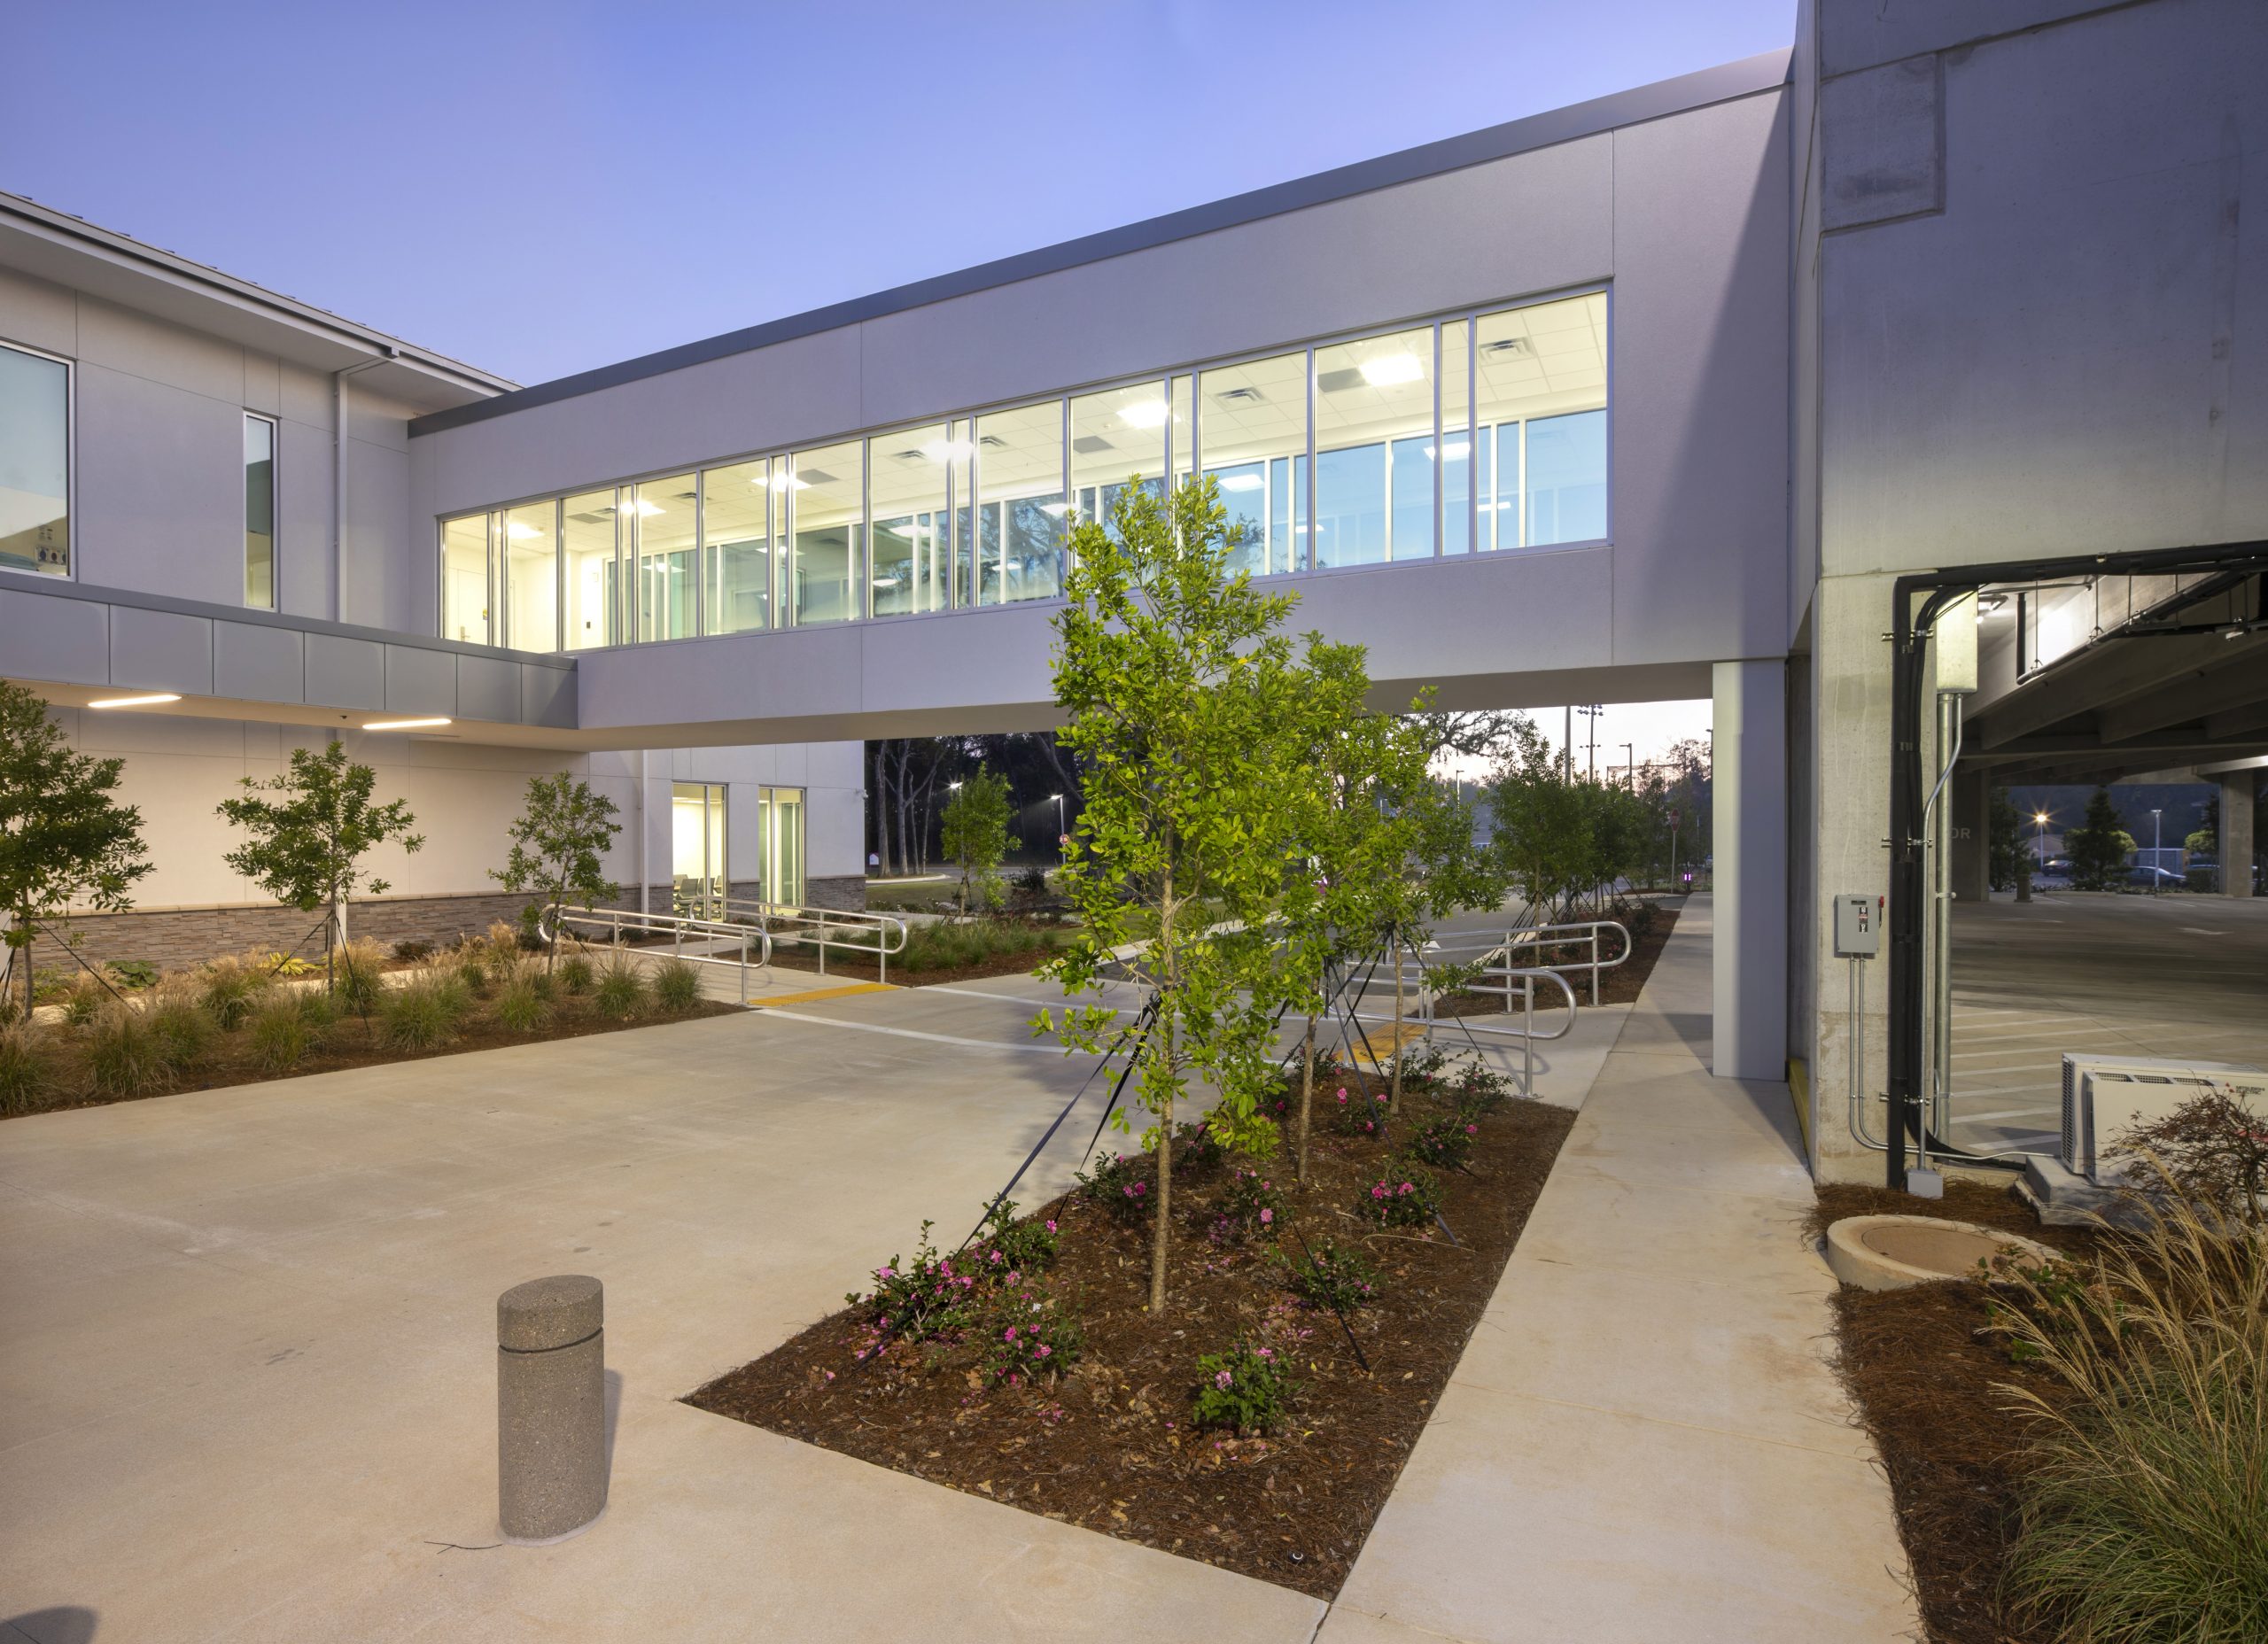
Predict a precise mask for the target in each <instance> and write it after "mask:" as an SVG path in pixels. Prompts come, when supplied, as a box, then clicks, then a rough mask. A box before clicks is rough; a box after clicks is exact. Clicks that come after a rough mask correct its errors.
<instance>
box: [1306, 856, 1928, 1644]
mask: <svg viewBox="0 0 2268 1644" xmlns="http://www.w3.org/2000/svg"><path fill="white" fill-rule="evenodd" d="M1709 915H1710V903H1709V900H1708V898H1706V897H1705V896H1697V897H1695V898H1693V899H1692V900H1691V901H1690V902H1689V903H1687V905H1686V909H1685V911H1684V913H1683V915H1682V917H1681V919H1679V921H1678V927H1677V930H1676V933H1675V934H1674V935H1673V936H1672V937H1671V939H1670V942H1669V945H1668V947H1667V949H1666V950H1665V951H1664V953H1663V955H1662V958H1661V960H1660V962H1659V963H1658V965H1656V967H1655V969H1654V973H1653V975H1652V976H1651V979H1649V981H1648V982H1647V985H1646V989H1645V992H1644V995H1643V997H1642V998H1641V999H1640V1000H1639V1002H1638V1004H1636V1006H1635V1007H1634V1008H1633V1009H1632V1011H1631V1012H1630V1014H1629V1016H1628V1018H1627V1020H1626V1021H1625V1023H1624V1024H1623V1028H1622V1032H1621V1035H1620V1036H1619V1038H1618V1040H1617V1041H1616V1043H1615V1045H1614V1048H1613V1050H1612V1051H1611V1052H1610V1053H1609V1054H1608V1055H1607V1057H1606V1058H1605V1062H1604V1068H1603V1069H1602V1071H1601V1073H1600V1074H1599V1077H1598V1081H1597V1083H1596V1086H1595V1087H1594V1088H1593V1089H1592V1090H1591V1091H1590V1093H1589V1097H1588V1101H1587V1102H1585V1103H1584V1105H1583V1108H1582V1113H1581V1117H1580V1118H1579V1119H1578V1120H1577V1121H1576V1123H1575V1128H1574V1131H1573V1134H1572V1135H1571V1136H1569V1138H1568V1141H1567V1144H1566V1147H1565V1151H1564V1152H1562V1153H1561V1154H1560V1157H1559V1160H1558V1163H1557V1166H1556V1167H1554V1169H1553V1171H1552V1174H1551V1179H1550V1182H1549V1183H1547V1184H1546V1186H1545V1188H1544V1190H1543V1196H1542V1199H1541V1200H1540V1201H1539V1202H1538V1203H1537V1205H1536V1208H1535V1212H1534V1215H1533V1217H1532V1218H1531V1219H1530V1221H1529V1222H1528V1225H1527V1229H1526V1232H1525V1233H1524V1234H1523V1235H1522V1236H1521V1238H1520V1243H1519V1245H1518V1249H1516V1250H1515V1251H1514V1252H1513V1254H1512V1258H1511V1263H1510V1264H1509V1265H1508V1266H1507V1268H1505V1271H1504V1277H1503V1282H1502V1283H1500V1284H1499V1286H1498V1287H1497V1291H1496V1294H1495V1299H1494V1300H1493V1301H1492V1302H1491V1303H1490V1304H1489V1308H1488V1311H1487V1314H1484V1315H1483V1317H1482V1319H1481V1322H1480V1327H1479V1328H1478V1329H1477V1330H1475V1332H1474V1334H1473V1338H1472V1345H1471V1346H1470V1347H1468V1348H1467V1349H1466V1352H1465V1355H1464V1361H1463V1362H1462V1363H1460V1364H1459V1365H1458V1367H1457V1369H1456V1375H1455V1376H1452V1377H1451V1379H1450V1382H1449V1389H1448V1391H1447V1392H1445V1393H1444V1394H1443V1396H1442V1399H1441V1407H1440V1408H1439V1410H1438V1411H1437V1412H1436V1414H1435V1415H1434V1417H1433V1421H1432V1423H1430V1424H1429V1425H1428V1426H1427V1427H1426V1429H1425V1436H1424V1437H1423V1438H1421V1439H1420V1440H1419V1441H1418V1444H1417V1448H1416V1449H1415V1450H1414V1451H1413V1452H1412V1453H1411V1455H1410V1462H1409V1465H1408V1466H1407V1467H1406V1468H1405V1469H1404V1470H1403V1472H1402V1478H1401V1481H1400V1483H1399V1484H1398V1485H1397V1486H1396V1487H1395V1490H1394V1496H1393V1498H1392V1500H1391V1501H1388V1502H1387V1504H1386V1511H1385V1513H1384V1514H1383V1515H1382V1516H1380V1518H1379V1523H1378V1525H1377V1527H1376V1528H1375V1529H1374V1530H1372V1532H1371V1537H1370V1539H1369V1541H1368V1542H1367V1543H1365V1544H1364V1546H1363V1552H1362V1555H1361V1557H1360V1558H1359V1559H1358V1560H1357V1561H1356V1563H1355V1569H1354V1572H1353V1574H1352V1576H1351V1577H1350V1578H1349V1579H1348V1584H1347V1586H1346V1588H1345V1590H1344V1591H1343V1592H1342V1593H1341V1594H1340V1597H1339V1601H1338V1602H1337V1603H1336V1604H1335V1605H1334V1606H1333V1607H1332V1613H1331V1615H1330V1617H1328V1619H1327V1620H1326V1621H1325V1622H1324V1627H1323V1630H1322V1632H1321V1634H1320V1639H1321V1640H1322V1641H1323V1644H1387V1641H1389V1640H1410V1641H1411V1644H1415V1641H1416V1640H1424V1639H1434V1638H1443V1637H1446V1638H1450V1639H1458V1640H1475V1641H1476V1644H1477V1641H1481V1640H1486V1641H1488V1644H1498V1641H1502V1644H1513V1641H1515V1640H1518V1641H1519V1644H1530V1641H1533V1644H1543V1641H1544V1640H1550V1641H1551V1644H1574V1641H1577V1640H1580V1641H1581V1644H1621V1641H1624V1640H1627V1641H1629V1644H1639V1641H1641V1640H1643V1641H1644V1644H1661V1641H1663V1640H1678V1641H1679V1644H1704V1641H1707V1640H1723V1641H1724V1644H1783V1641H1784V1644H1827V1641H1828V1640H1833V1641H1834V1644H1872V1641H1873V1640H1898V1639H1907V1638H1914V1637H1918V1636H1919V1622H1918V1620H1917V1619H1916V1617H1915V1610H1914V1608H1913V1604H1912V1601H1911V1600H1910V1598H1909V1597H1908V1595H1907V1588H1906V1586H1905V1580H1904V1572H1905V1568H1906V1563H1905V1555H1904V1553H1903V1551H1902V1549H1901V1548H1900V1547H1899V1540H1898V1535H1897V1530H1896V1526H1895V1524H1894V1522H1893V1520H1892V1516H1891V1501H1890V1492H1889V1488H1888V1486H1887V1485H1886V1484H1885V1483H1884V1480H1883V1478H1882V1476H1881V1474H1880V1472H1879V1470H1878V1469H1877V1468H1876V1464H1875V1462H1874V1459H1873V1454H1872V1447H1871V1446H1870V1445H1869V1443H1868V1440H1867V1438H1866V1437H1865V1435H1864V1434H1863V1433H1861V1432H1860V1431H1858V1430H1856V1429H1855V1428H1853V1427H1852V1426H1851V1425H1850V1413H1849V1407H1848V1404H1847V1401H1846V1400H1845V1398H1844V1395H1843V1392H1842V1389H1841V1387H1840V1386H1839V1385H1838V1384H1837V1382H1836V1380H1835V1377H1834V1375H1833V1373H1832V1372H1831V1371H1830V1370H1829V1368H1828V1365H1827V1363H1826V1361H1825V1360H1824V1358H1823V1357H1822V1346H1823V1341H1822V1338H1823V1337H1824V1335H1825V1333H1826V1331H1827V1330H1828V1328H1829V1321H1828V1311H1827V1306H1826V1301H1827V1296H1828V1294H1829V1291H1831V1290H1832V1289H1833V1285H1834V1281H1833V1279H1832V1278H1831V1277H1830V1276H1829V1273H1828V1271H1827V1267H1826V1264H1825V1263H1824V1262H1823V1261H1822V1260H1820V1258H1819V1257H1818V1256H1817V1255H1816V1254H1815V1253H1814V1252H1813V1251H1812V1249H1811V1248H1810V1247H1809V1245H1807V1244H1806V1242H1805V1241H1804V1240H1803V1238H1802V1237H1801V1231H1800V1223H1801V1221H1802V1219H1803V1217H1804V1215H1805V1214H1806V1211H1807V1210H1808V1209H1809V1207H1810V1205H1811V1200H1812V1193H1811V1183H1810V1178H1809V1176H1808V1175H1806V1172H1805V1169H1804V1167H1803V1164H1802V1162H1801V1159H1800V1156H1799V1154H1798V1150H1797V1139H1796V1131H1795V1122H1794V1115H1793V1112H1792V1109H1791V1108H1790V1104H1789V1099H1788V1093H1787V1090H1786V1089H1785V1087H1783V1086H1781V1085H1776V1084H1742V1083H1736V1082H1731V1081H1727V1080H1720V1079H1714V1078H1712V1077H1711V1076H1710V1074H1709V1073H1708V1070H1707V1057H1708V1049H1709V1046H1708V1035H1709V1020H1710V1018H1709V1009H1710V978H1709Z"/></svg>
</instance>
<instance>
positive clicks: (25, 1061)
mask: <svg viewBox="0 0 2268 1644" xmlns="http://www.w3.org/2000/svg"><path fill="white" fill-rule="evenodd" d="M60 1082H61V1076H60V1070H59V1069H58V1066H57V1065H56V1056H55V1047H54V1045H53V1043H52V1042H51V1041H50V1039H49V1038H48V1035H47V1034H46V1032H45V1031H44V1030H43V1029H42V1028H39V1027H38V1026H37V1025H36V1024H35V1023H31V1022H10V1023H8V1024H6V1025H4V1026H0V1113H35V1112H36V1111H37V1110H38V1109H40V1108H42V1107H44V1106H45V1105H47V1104H48V1103H49V1102H50V1100H52V1099H53V1097H54V1096H55V1094H56V1092H57V1090H58V1088H59V1085H60Z"/></svg>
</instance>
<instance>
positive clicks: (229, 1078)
mask: <svg viewBox="0 0 2268 1644" xmlns="http://www.w3.org/2000/svg"><path fill="white" fill-rule="evenodd" d="M742 1014H745V1012H744V1011H743V1009H742V1007H741V1006H740V1005H737V1004H716V1003H712V1002H711V1001H709V1000H706V999H704V1000H703V1001H701V1002H700V1003H698V1004H695V1005H694V1006H693V1007H692V1008H690V1009H688V1010H683V1011H669V1012H664V1011H660V1010H653V1011H649V1012H648V1013H646V1014H644V1015H642V1016H637V1017H633V1018H632V1019H631V1020H627V1021H624V1020H617V1019H616V1018H613V1017H609V1016H602V1015H600V1014H599V1013H598V1012H596V1011H595V1010H594V1009H592V1008H591V1007H590V1006H589V1004H588V1003H587V1002H586V1001H583V1000H578V999H573V998H565V999H562V1000H559V1001H557V1002H556V1003H555V1004H554V1006H553V1010H552V1015H551V1020H549V1021H548V1022H547V1023H546V1024H545V1025H544V1026H543V1027H541V1028H537V1029H535V1030H534V1031H533V1032H530V1033H519V1032H515V1031H514V1030H513V1029H511V1028H506V1027H503V1026H501V1024H499V1023H497V1022H495V1021H493V1020H489V1019H488V1018H487V1017H486V1016H485V1015H484V1014H480V1013H478V1007H476V1013H475V1014H473V1015H472V1016H470V1017H469V1018H468V1019H467V1020H465V1021H464V1022H463V1023H462V1024H461V1025H460V1026H459V1027H458V1028H457V1030H456V1032H455V1034H454V1036H452V1037H451V1039H450V1040H449V1042H448V1043H447V1044H442V1045H437V1046H435V1047H434V1048H433V1049H431V1050H426V1051H400V1050H390V1049H388V1048H386V1047H385V1046H384V1045H382V1044H380V1043H377V1036H376V1033H375V1031H374V1029H373V1028H370V1027H367V1026H366V1025H365V1024H364V1023H363V1022H362V1021H361V1020H360V1019H359V1018H356V1017H352V1016H348V1017H344V1018H342V1019H340V1020H338V1022H337V1023H335V1024H333V1025H332V1027H331V1028H330V1030H329V1032H328V1034H327V1035H326V1036H325V1039H324V1042H323V1043H322V1045H320V1046H319V1047H316V1048H313V1049H310V1050H309V1051H307V1054H306V1055H304V1056H303V1057H301V1058H300V1059H299V1061H298V1062H297V1063H296V1064H295V1065H294V1066H292V1067H291V1069H290V1070H289V1071H287V1072H283V1073H271V1072H269V1071H268V1070H267V1069H266V1068H264V1067H262V1066H260V1064H259V1062H258V1061H257V1060H255V1059H254V1058H253V1055H252V1050H251V1047H250V1045H249V1043H248V1042H247V1035H245V1034H244V1033H243V1032H242V1031H238V1032H236V1033H231V1034H221V1035H217V1036H216V1039H215V1042H214V1050H213V1052H212V1054H211V1055H210V1056H209V1057H208V1058H207V1059H206V1060H205V1061H204V1062H203V1063H201V1064H200V1065H199V1066H198V1068H197V1069H196V1071H195V1072H193V1073H190V1074H184V1075H183V1076H182V1077H181V1078H180V1079H178V1080H177V1081H175V1082H174V1083H172V1084H171V1085H169V1086H167V1088H166V1089H164V1090H151V1091H145V1092H144V1093H142V1094H141V1095H138V1096H113V1095H106V1094H104V1093H103V1092H100V1091H97V1090H91V1089H89V1088H87V1087H86V1086H85V1085H84V1083H83V1082H81V1081H79V1080H77V1079H75V1078H73V1077H72V1076H71V1075H69V1074H66V1085H65V1088H64V1089H63V1090H60V1091H58V1092H56V1093H53V1094H51V1095H50V1097H49V1098H48V1099H47V1100H45V1101H43V1103H42V1104H41V1105H39V1106H37V1107H35V1108H32V1109H29V1110H27V1112H30V1113H59V1112H62V1111H64V1110H66V1109H68V1108H78V1107H107V1106H109V1105H111V1104H113V1103H114V1102H137V1101H145V1100H147V1099H149V1098H150V1097H157V1096H178V1095H180V1094H181V1093H183V1091H188V1090H223V1089H226V1088H228V1087H229V1086H233V1085H240V1084H266V1083H268V1082H270V1081H271V1080H276V1079H298V1078H300V1077H302V1076H304V1075H306V1074H330V1073H338V1072H340V1071H341V1070H343V1069H346V1068H349V1067H377V1066H388V1065H391V1064H392V1063H395V1062H423V1061H430V1060H431V1059H433V1058H435V1057H441V1056H458V1055H462V1054H463V1053H464V1052H465V1051H498V1050H502V1049H505V1048H506V1047H508V1046H510V1045H518V1044H542V1043H548V1042H549V1041H552V1040H555V1039H580V1038H585V1037H586V1036H588V1035H592V1034H601V1033H620V1032H622V1031H623V1030H624V1029H625V1028H653V1027H657V1026H659V1025H661V1024H662V1023H664V1022H687V1021H698V1020H702V1019H703V1018H704V1017H710V1016H739V1015H742ZM54 1033H55V1036H56V1038H57V1040H58V1043H60V1044H62V1045H63V1046H64V1047H66V1066H68V1060H67V1058H68V1056H69V1054H70V1047H71V1045H72V1040H73V1035H74V1029H71V1028H56V1029H55V1030H54ZM9 1116H10V1117H22V1116H24V1115H21V1114H12V1115H9Z"/></svg>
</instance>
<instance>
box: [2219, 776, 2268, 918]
mask: <svg viewBox="0 0 2268 1644" xmlns="http://www.w3.org/2000/svg"><path fill="white" fill-rule="evenodd" d="M2258 774H2259V773H2258V772H2255V771H2231V772H2227V773H2226V774H2225V775H2224V776H2223V777H2222V778H2221V825H2220V829H2219V834H2220V837H2219V838H2218V839H2217V840H2215V841H2214V845H2215V854H2216V855H2217V856H2218V857H2219V858H2220V863H2221V895H2223V896H2250V895H2251V894H2252V785H2253V782H2254V780H2255V779H2256V777H2257V776H2258Z"/></svg>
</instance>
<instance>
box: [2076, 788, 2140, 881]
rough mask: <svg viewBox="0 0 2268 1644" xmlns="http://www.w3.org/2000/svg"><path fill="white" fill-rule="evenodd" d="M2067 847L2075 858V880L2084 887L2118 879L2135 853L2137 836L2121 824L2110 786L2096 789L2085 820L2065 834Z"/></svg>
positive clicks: (2088, 801) (2088, 805)
mask: <svg viewBox="0 0 2268 1644" xmlns="http://www.w3.org/2000/svg"><path fill="white" fill-rule="evenodd" d="M2063 849H2064V850H2065V851H2066V853H2068V854H2069V855H2070V858H2071V880H2072V883H2074V884H2076V885H2077V886H2078V888H2080V889H2081V890H2101V889H2104V888H2108V887H2109V885H2111V884H2112V883H2113V882H2115V881H2116V880H2117V878H2118V871H2119V869H2121V868H2123V867H2124V866H2125V865H2126V858H2127V857H2129V856H2131V855H2132V854H2133V850H2134V838H2133V835H2132V834H2129V833H2127V831H2126V830H2125V829H2124V827H2123V826H2120V825H2119V817H2118V807H2117V805H2116V804H2114V803H2111V798H2110V790H2109V788H2107V787H2098V788H2096V789H2095V790H2094V793H2093V795H2092V796H2090V797H2089V799H2088V800H2087V810H2086V818H2085V821H2083V822H2082V823H2081V824H2080V825H2079V826H2078V827H2075V828H2073V829H2072V830H2071V831H2070V833H2069V834H2065V835H2064V838H2063Z"/></svg>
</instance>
